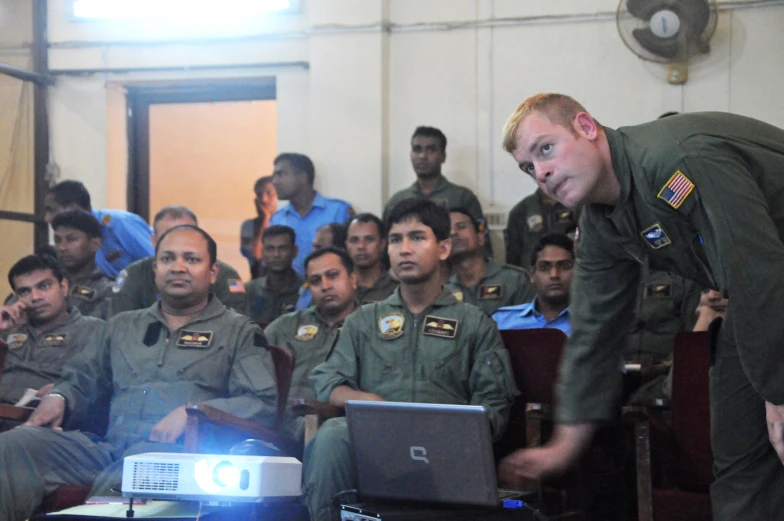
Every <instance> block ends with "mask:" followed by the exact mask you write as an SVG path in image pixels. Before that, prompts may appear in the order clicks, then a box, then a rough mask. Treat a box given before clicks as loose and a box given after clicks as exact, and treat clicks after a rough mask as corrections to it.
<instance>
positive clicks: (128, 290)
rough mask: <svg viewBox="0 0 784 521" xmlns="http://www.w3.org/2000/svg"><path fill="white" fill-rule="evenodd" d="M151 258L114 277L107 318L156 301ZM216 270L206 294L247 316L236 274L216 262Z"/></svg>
mask: <svg viewBox="0 0 784 521" xmlns="http://www.w3.org/2000/svg"><path fill="white" fill-rule="evenodd" d="M154 262H155V257H147V258H145V259H139V260H137V261H135V262H132V263H131V264H129V265H128V266H126V267H125V269H124V270H122V271H121V272H120V274H119V275H117V279H116V280H115V282H114V295H113V296H112V303H111V306H109V307H110V310H109V315H110V316H114V315H116V314H117V313H121V312H123V311H132V310H134V309H144V308H147V307H149V306H151V305H152V304H154V303H155V302H156V301H157V300H158V288H157V287H155V271H154V270H153V263H154ZM218 265H219V266H220V270H219V271H218V276H217V277H216V279H215V284H213V285H212V287H211V288H210V291H211V292H212V293H213V294H214V295H215V296H216V297H218V298H219V299H220V301H221V302H222V303H223V304H224V305H225V306H226V307H227V308H229V309H233V310H234V311H236V312H238V313H242V314H244V315H247V311H248V307H247V306H248V303H247V297H246V295H245V286H244V284H243V282H242V279H241V278H240V275H239V273H237V271H236V270H235V269H234V268H232V267H231V266H229V265H228V264H226V263H225V262H221V261H220V260H218Z"/></svg>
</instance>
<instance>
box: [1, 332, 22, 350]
mask: <svg viewBox="0 0 784 521" xmlns="http://www.w3.org/2000/svg"><path fill="white" fill-rule="evenodd" d="M25 342H27V335H25V334H24V333H14V334H13V335H8V338H6V339H5V343H6V344H8V348H9V349H19V348H20V347H22V346H23V345H24V343H25Z"/></svg>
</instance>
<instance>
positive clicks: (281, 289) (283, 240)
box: [245, 224, 302, 325]
mask: <svg viewBox="0 0 784 521" xmlns="http://www.w3.org/2000/svg"><path fill="white" fill-rule="evenodd" d="M262 242H263V246H262V257H263V259H264V264H265V265H266V266H267V274H266V275H264V276H263V277H261V278H258V279H253V280H252V281H250V282H248V283H247V284H245V291H246V293H247V295H248V312H249V314H250V318H251V319H252V320H255V321H256V322H259V323H261V324H262V325H264V324H269V323H270V322H272V321H273V320H275V319H276V318H278V317H279V316H281V315H283V314H285V313H290V312H292V311H294V305H295V304H296V303H297V298H299V290H300V287H301V286H302V277H300V276H299V273H297V272H296V271H294V268H293V266H292V262H293V261H294V257H296V256H297V240H296V235H295V233H294V230H293V229H291V228H290V227H288V226H284V225H282V224H273V225H272V226H270V227H268V228H266V229H265V230H264V232H262Z"/></svg>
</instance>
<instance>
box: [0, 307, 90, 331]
mask: <svg viewBox="0 0 784 521" xmlns="http://www.w3.org/2000/svg"><path fill="white" fill-rule="evenodd" d="M66 312H67V313H68V319H67V320H66V321H65V322H63V323H62V324H57V325H56V326H51V325H50V326H46V327H45V328H43V329H42V330H41V332H40V333H36V332H35V328H34V327H33V326H31V325H30V324H25V325H24V326H22V327H21V328H19V330H20V331H22V330H24V331H25V332H26V333H27V334H28V335H29V336H30V338H38V337H39V336H41V335H45V334H47V333H49V332H50V331H54V330H56V329H60V328H62V327H66V326H70V325H72V324H73V323H75V322H76V321H77V320H81V319H82V314H81V313H80V312H79V310H78V309H76V307H74V306H68V308H67V309H66ZM12 332H13V330H12Z"/></svg>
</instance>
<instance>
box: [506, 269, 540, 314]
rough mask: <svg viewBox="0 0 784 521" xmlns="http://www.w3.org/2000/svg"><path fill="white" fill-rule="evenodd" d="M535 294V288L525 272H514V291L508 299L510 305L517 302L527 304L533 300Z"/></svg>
mask: <svg viewBox="0 0 784 521" xmlns="http://www.w3.org/2000/svg"><path fill="white" fill-rule="evenodd" d="M535 296H536V288H535V287H534V285H533V284H532V283H531V279H530V278H529V277H528V275H527V274H525V273H523V272H519V273H516V274H515V280H514V292H513V293H512V296H511V298H510V299H509V304H508V305H510V306H515V305H517V304H527V303H529V302H531V301H533V300H534V297H535Z"/></svg>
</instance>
